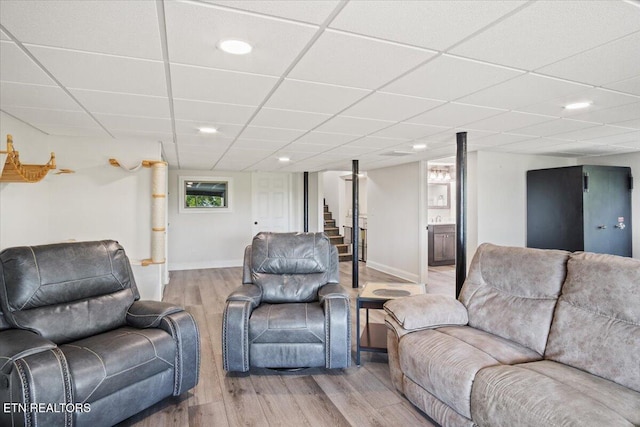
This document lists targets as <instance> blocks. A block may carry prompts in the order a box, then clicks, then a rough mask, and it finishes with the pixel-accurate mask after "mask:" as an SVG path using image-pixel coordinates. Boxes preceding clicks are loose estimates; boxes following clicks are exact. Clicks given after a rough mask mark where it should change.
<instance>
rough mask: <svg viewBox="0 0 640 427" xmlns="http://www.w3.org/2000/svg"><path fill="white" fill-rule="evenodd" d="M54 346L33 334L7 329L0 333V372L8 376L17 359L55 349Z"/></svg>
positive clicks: (21, 330)
mask: <svg viewBox="0 0 640 427" xmlns="http://www.w3.org/2000/svg"><path fill="white" fill-rule="evenodd" d="M56 347H57V346H56V344H55V343H53V342H52V341H49V340H48V339H46V338H43V337H41V336H40V335H38V334H36V333H35V332H31V331H26V330H23V329H7V330H4V331H2V332H0V372H1V373H3V374H5V375H8V374H10V373H11V369H12V368H13V362H14V361H16V360H17V359H22V358H23V357H26V356H30V355H32V354H36V353H40V352H42V351H46V350H51V349H52V348H56Z"/></svg>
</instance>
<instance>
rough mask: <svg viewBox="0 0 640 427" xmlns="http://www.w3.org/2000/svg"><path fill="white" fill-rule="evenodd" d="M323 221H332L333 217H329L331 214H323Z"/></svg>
mask: <svg viewBox="0 0 640 427" xmlns="http://www.w3.org/2000/svg"><path fill="white" fill-rule="evenodd" d="M324 219H325V220H327V219H333V217H332V216H331V212H325V213H324Z"/></svg>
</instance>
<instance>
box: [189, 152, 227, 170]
mask: <svg viewBox="0 0 640 427" xmlns="http://www.w3.org/2000/svg"><path fill="white" fill-rule="evenodd" d="M179 158H180V168H181V169H194V170H209V169H211V168H212V167H213V165H214V164H215V163H216V161H217V160H218V159H216V158H215V156H212V158H206V157H202V156H201V155H199V154H195V153H185V154H180V156H179Z"/></svg>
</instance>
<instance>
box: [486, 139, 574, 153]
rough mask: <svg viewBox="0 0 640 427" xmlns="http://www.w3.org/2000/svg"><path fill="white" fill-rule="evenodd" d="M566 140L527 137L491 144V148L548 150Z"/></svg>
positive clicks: (512, 151)
mask: <svg viewBox="0 0 640 427" xmlns="http://www.w3.org/2000/svg"><path fill="white" fill-rule="evenodd" d="M489 138H491V137H489ZM480 141H481V140H478V142H479V143H480ZM566 142H567V141H562V140H558V139H552V138H534V139H527V140H524V141H517V142H513V143H508V144H504V145H499V146H493V147H491V150H492V151H504V152H508V153H522V152H524V151H533V152H535V151H539V152H542V151H545V150H548V149H549V147H553V146H555V145H560V144H564V143H566Z"/></svg>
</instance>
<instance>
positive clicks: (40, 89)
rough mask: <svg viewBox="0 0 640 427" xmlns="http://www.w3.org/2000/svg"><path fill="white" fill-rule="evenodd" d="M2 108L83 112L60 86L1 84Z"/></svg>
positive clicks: (0, 97) (0, 98)
mask: <svg viewBox="0 0 640 427" xmlns="http://www.w3.org/2000/svg"><path fill="white" fill-rule="evenodd" d="M0 94H2V95H1V96H0V106H1V107H3V108H4V107H7V106H14V107H29V108H43V109H52V110H70V111H81V110H82V109H81V108H80V106H79V105H78V103H77V102H75V101H74V100H73V99H72V98H71V97H70V96H69V95H67V94H66V93H65V92H64V91H63V90H62V89H61V88H59V87H58V86H40V85H28V84H21V83H10V82H0Z"/></svg>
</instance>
